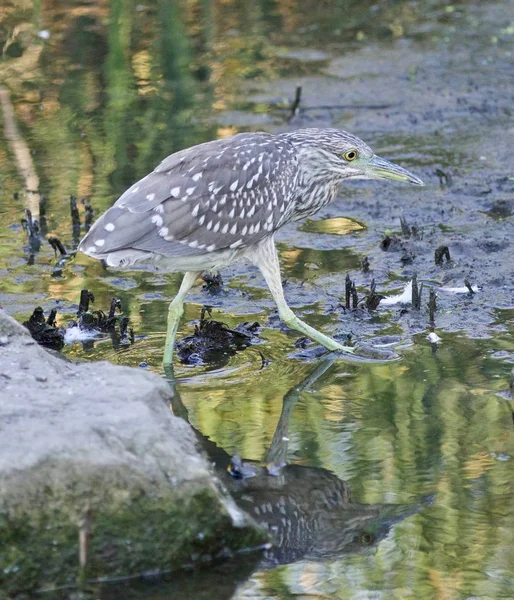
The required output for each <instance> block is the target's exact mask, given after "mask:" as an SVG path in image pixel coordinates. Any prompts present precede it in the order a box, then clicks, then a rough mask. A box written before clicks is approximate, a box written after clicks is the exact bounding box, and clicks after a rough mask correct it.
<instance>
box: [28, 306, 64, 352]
mask: <svg viewBox="0 0 514 600" xmlns="http://www.w3.org/2000/svg"><path fill="white" fill-rule="evenodd" d="M56 313H57V311H56V310H55V309H53V310H52V311H51V312H50V315H49V316H48V319H45V314H44V312H43V309H42V308H41V306H38V307H36V308H35V309H34V312H33V313H32V315H31V316H30V318H29V320H28V321H25V322H24V323H23V325H24V326H25V327H26V328H27V329H28V330H29V332H30V335H31V336H32V337H33V338H34V339H35V340H36V342H37V343H38V344H40V345H41V346H44V347H45V348H52V349H53V350H61V348H62V347H63V346H64V330H63V329H60V328H59V327H57V326H56V322H55V317H56Z"/></svg>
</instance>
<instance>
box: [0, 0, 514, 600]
mask: <svg viewBox="0 0 514 600" xmlns="http://www.w3.org/2000/svg"><path fill="white" fill-rule="evenodd" d="M193 4H194V6H193ZM193 4H191V5H188V7H186V8H184V10H183V11H181V9H180V8H179V7H180V3H172V4H170V5H169V6H168V5H166V6H168V8H166V7H165V6H164V4H163V5H162V6H160V8H159V9H158V10H157V9H156V8H155V7H153V5H152V6H146V5H144V6H143V5H140V6H139V5H138V7H132V5H130V4H129V3H127V4H126V3H122V2H117V1H114V2H112V3H111V5H110V7H109V8H106V7H105V6H103V5H102V6H100V5H99V4H98V3H94V2H93V3H89V4H87V5H86V4H79V3H77V4H75V3H69V6H68V5H66V9H64V8H63V7H62V6H61V7H59V6H55V7H53V6H52V7H47V6H46V5H45V6H43V7H41V8H40V9H38V10H40V12H38V13H37V14H36V13H34V14H33V13H32V12H31V10H29V9H28V8H27V7H26V6H25V5H22V3H18V2H14V1H13V0H11V1H10V2H8V4H7V6H8V10H7V11H6V12H5V13H3V14H2V15H1V16H0V23H1V25H2V27H0V37H1V40H0V41H1V42H2V43H1V44H0V46H1V47H3V48H7V50H5V52H7V57H6V59H5V60H4V61H3V62H1V63H0V81H1V82H2V83H1V87H0V92H1V93H0V101H1V103H2V115H3V120H1V119H0V140H1V144H0V304H1V305H2V306H3V307H4V308H5V309H6V310H7V311H8V312H9V313H10V314H12V315H14V316H16V318H17V319H18V320H20V321H22V322H23V321H26V320H27V319H28V318H29V317H30V315H31V314H32V312H33V310H34V308H35V307H36V306H41V307H42V309H43V311H44V315H45V318H46V319H47V318H48V315H49V314H50V313H51V311H53V310H56V315H55V320H56V323H57V326H58V327H65V326H66V324H67V323H68V322H69V320H70V319H73V318H76V315H77V311H78V305H79V298H80V291H81V290H82V289H88V290H92V291H93V293H94V296H95V305H94V306H95V307H96V306H99V307H102V308H103V310H104V311H106V309H108V307H109V306H110V302H111V299H112V298H118V299H119V300H120V303H121V307H122V313H121V314H119V318H125V317H126V318H128V319H130V326H131V327H132V328H133V332H134V343H133V344H130V343H126V344H120V345H118V346H117V347H115V348H113V344H112V340H111V338H110V336H109V335H108V334H106V333H105V334H100V335H99V336H96V337H95V338H94V339H93V340H87V341H81V340H78V341H76V340H73V339H72V340H69V342H70V343H66V344H65V346H64V348H63V352H64V353H65V355H66V356H68V357H69V358H72V359H81V360H83V359H86V360H89V359H93V360H97V359H108V360H110V361H113V362H116V363H119V364H127V365H132V366H140V367H141V368H146V369H152V370H154V371H156V372H158V373H161V374H162V368H161V359H162V351H163V346H164V334H165V324H166V313H167V304H168V302H169V301H170V300H171V299H172V297H173V296H174V294H175V293H176V291H177V290H178V286H179V284H180V275H177V274H171V275H167V274H163V273H158V272H153V271H145V270H140V271H134V272H130V273H124V272H118V271H113V270H110V269H106V268H105V267H104V266H103V265H102V264H101V263H100V262H96V261H93V260H92V259H89V258H88V257H85V256H84V255H81V254H78V255H76V254H75V249H76V246H77V243H78V239H79V238H80V236H81V235H82V234H83V233H84V232H85V230H86V228H87V227H88V224H89V225H90V224H91V220H92V212H91V211H94V212H95V215H96V216H97V215H98V214H99V213H101V212H102V211H103V210H105V209H106V208H107V207H108V206H110V205H111V204H112V202H113V201H114V200H115V199H116V198H117V197H118V196H119V195H120V194H121V193H122V192H123V191H124V190H125V189H126V188H127V187H128V186H129V185H130V184H132V183H133V182H134V181H135V180H136V179H138V178H140V177H142V176H143V175H145V174H146V173H147V172H148V171H149V170H150V169H151V168H153V167H154V166H155V164H157V163H158V162H159V160H160V159H161V158H162V157H163V156H165V155H166V154H168V153H170V152H171V151H175V150H178V149H180V148H182V147H185V146H188V145H191V144H194V143H199V142H203V141H206V140H207V139H212V138H214V137H217V136H225V135H229V134H231V133H236V132H238V131H247V130H265V131H269V132H277V131H285V130H290V129H295V128H299V127H341V128H344V129H348V130H349V131H352V132H353V133H355V134H357V135H359V136H360V137H362V138H363V139H364V140H365V141H366V142H367V143H369V144H370V145H371V146H372V147H373V148H374V150H376V152H377V154H379V155H380V156H383V157H384V158H387V159H390V160H392V161H394V162H397V163H399V164H401V165H402V166H404V167H406V168H408V169H409V170H411V171H412V172H414V173H415V174H416V175H418V176H419V177H421V178H422V179H423V180H424V182H425V187H424V188H414V187H409V186H402V185H400V184H394V183H386V182H355V183H352V184H347V185H345V186H343V187H341V190H340V193H339V197H338V199H337V200H336V201H335V202H334V203H333V204H331V205H330V206H328V207H326V208H324V209H323V210H322V211H321V212H320V213H318V214H317V215H315V217H313V218H311V219H310V220H309V221H306V222H303V223H296V224H290V225H288V226H287V227H286V228H285V229H284V230H282V231H280V232H279V234H278V235H277V243H278V247H279V251H280V259H281V264H282V273H283V280H284V289H285V293H286V296H287V298H288V300H289V302H290V305H291V306H292V307H293V308H294V310H295V311H296V313H297V314H298V315H299V316H300V317H301V318H303V319H304V320H305V321H307V322H308V323H309V324H311V325H313V326H315V327H317V328H319V329H321V330H323V331H324V332H326V333H328V334H330V335H333V336H334V337H336V338H337V339H340V340H342V341H344V342H345V343H347V344H350V345H352V346H354V347H355V348H356V349H357V354H358V352H359V347H362V348H367V350H366V352H367V355H368V356H369V355H370V353H373V352H376V353H379V354H380V355H381V356H382V357H383V360H380V359H379V358H377V357H376V356H375V355H374V354H373V356H374V357H375V358H373V359H370V360H366V361H360V362H359V361H355V360H345V359H344V358H337V359H336V360H334V362H333V363H332V364H331V366H330V368H329V369H327V370H326V372H324V373H323V374H322V375H321V376H320V377H319V378H317V379H316V380H315V381H312V382H311V385H309V386H306V387H302V389H301V390H300V391H299V399H298V401H297V402H296V403H295V404H294V407H292V408H291V414H290V415H289V417H290V419H289V424H288V427H289V428H288V432H287V434H284V437H287V438H288V440H287V441H288V446H287V452H286V457H285V460H286V461H287V463H288V464H290V465H293V467H294V468H296V467H305V468H308V469H311V468H312V469H323V471H322V472H323V473H324V472H325V471H326V472H330V473H332V474H334V475H335V476H336V477H337V479H338V481H341V482H344V484H345V485H347V486H348V488H349V489H351V492H352V501H353V502H355V503H357V504H358V505H359V506H360V505H367V506H375V507H377V506H390V505H398V506H400V507H406V506H414V505H415V506H417V509H416V510H415V511H411V512H409V511H406V512H405V511H404V512H403V513H402V514H403V515H405V518H403V519H397V520H391V521H388V520H387V519H385V520H382V521H380V523H381V524H380V526H379V527H378V526H377V527H378V530H380V531H378V530H377V532H376V535H375V537H373V540H374V541H373V543H372V544H370V547H369V548H368V549H366V548H362V543H361V544H360V545H359V544H357V542H358V541H359V540H357V542H354V541H352V540H350V541H349V542H348V544H347V545H346V546H345V547H346V548H357V546H358V547H359V549H358V551H357V550H356V551H350V552H342V553H339V554H337V556H330V557H328V556H327V557H324V558H321V559H320V558H319V557H313V556H310V555H308V554H303V555H302V556H301V557H298V560H297V561H292V562H290V564H287V565H281V566H276V567H275V568H271V569H270V568H266V569H262V570H259V571H257V572H256V573H254V574H253V575H252V576H251V577H249V578H247V577H246V571H244V573H245V576H244V577H242V579H244V580H245V581H244V582H243V583H241V578H240V577H236V576H234V579H233V580H230V581H229V580H228V579H227V586H226V588H227V589H226V590H224V591H223V593H221V592H220V595H219V597H220V598H221V597H224V598H225V597H226V598H229V597H232V598H234V599H239V598H241V599H242V598H245V597H249V596H251V597H252V598H253V597H255V598H269V597H273V598H277V599H279V600H285V599H286V598H291V597H295V598H300V597H301V598H304V597H305V598H307V597H308V598H311V597H323V598H337V599H346V598H357V597H377V598H378V597H380V598H389V597H399V598H400V597H401V598H423V599H425V598H427V599H431V598H436V597H443V596H444V597H445V598H452V599H453V598H455V599H457V598H458V599H460V598H471V597H473V598H474V597H484V598H485V597H487V598H509V597H513V596H514V580H513V579H512V571H513V569H514V555H513V554H512V532H513V531H514V511H513V509H512V494H513V491H514V490H513V484H512V482H513V481H514V471H513V469H514V466H513V465H514V462H513V456H514V428H513V412H512V409H513V406H512V382H511V378H512V376H511V371H512V367H513V363H514V217H513V213H514V204H513V202H514V162H513V160H512V136H513V133H514V125H513V118H512V117H513V114H512V111H513V106H514V84H513V79H512V61H513V58H514V56H513V52H514V45H513V42H514V29H513V27H514V25H513V16H512V15H513V14H514V13H513V9H514V6H513V4H512V2H511V1H510V2H503V3H499V2H455V3H452V4H449V3H447V2H439V1H437V0H433V1H424V2H422V1H418V2H414V3H413V2H402V1H400V2H394V3H375V4H374V3H371V2H366V1H364V2H363V1H360V2H354V1H349V2H345V3H340V2H336V1H335V0H334V1H329V2H323V3H319V2H312V1H309V0H298V1H297V2H287V3H286V2H280V1H276V2H275V1H273V2H261V3H256V4H251V6H250V3H230V2H228V3H227V2H206V3H200V4H201V6H200V4H198V5H197V4H195V3H193ZM169 7H171V8H169ZM108 10H110V11H111V14H110V15H108V14H107V11H108ZM2 20H3V21H2ZM178 24H180V26H179V25H178ZM9 32H10V33H9ZM42 32H47V33H48V34H49V35H50V37H49V38H46V34H45V33H42ZM2 36H3V37H2ZM299 88H301V89H299ZM13 140H14V141H15V142H16V147H17V148H18V151H17V152H15V149H14V145H13ZM36 192H37V193H36ZM41 196H42V197H41ZM70 196H73V197H74V198H75V201H74V202H71V203H70ZM27 210H29V211H30V214H28V213H27V212H26V211H27ZM77 213H78V214H77ZM34 220H38V221H39V231H38V230H37V229H35V227H34ZM56 238H58V240H59V243H60V245H61V246H62V248H60V246H59V244H57V242H55V239H56ZM52 240H54V241H53V242H52ZM63 251H64V252H63ZM221 276H222V280H219V279H217V277H216V276H213V277H209V278H207V280H206V281H204V282H202V281H201V280H198V282H197V285H196V286H195V287H194V289H193V290H192V292H191V294H190V295H189V296H188V303H187V304H186V307H185V315H184V321H183V322H182V324H181V326H180V330H179V338H182V339H183V338H186V340H187V338H188V337H189V339H190V340H191V336H192V337H193V338H195V337H196V338H197V337H198V335H197V334H195V327H197V328H198V327H199V317H200V311H201V309H202V306H204V305H207V306H209V307H212V308H211V316H209V317H208V320H209V321H210V322H222V323H224V324H225V325H224V327H223V328H222V331H221V333H222V334H223V336H225V337H226V335H229V334H230V335H232V334H231V333H230V332H232V331H237V330H238V329H237V328H238V325H240V324H242V323H248V324H253V323H258V324H259V325H260V328H259V330H258V337H257V336H255V335H254V332H253V331H252V332H251V334H252V336H253V337H252V339H251V343H246V341H248V340H246V339H245V340H246V341H245V342H244V343H243V347H244V350H242V351H233V350H237V348H236V344H232V342H231V341H230V340H229V342H228V348H230V349H231V350H230V351H227V352H224V353H222V356H221V358H220V355H219V354H216V353H214V356H213V358H212V360H211V359H207V360H204V359H202V360H196V358H195V357H194V354H195V352H194V351H193V352H190V353H189V357H190V356H192V355H193V360H189V359H186V360H184V361H183V362H181V361H180V358H179V356H177V357H176V359H175V365H174V368H175V372H174V376H175V377H176V378H177V379H178V381H179V383H178V389H179V390H180V397H181V402H182V408H181V409H180V410H185V411H186V412H187V413H188V420H189V421H190V422H191V423H192V425H193V426H194V427H195V428H196V429H197V430H198V431H199V432H201V434H202V435H203V437H204V438H205V439H208V440H209V441H211V442H212V443H213V444H215V445H216V446H217V447H219V448H222V449H223V452H225V453H226V455H227V456H229V457H230V456H234V455H238V456H241V457H243V459H244V461H246V462H249V463H250V464H253V463H254V462H256V463H257V464H259V465H261V466H262V464H264V463H265V460H266V456H267V452H268V450H269V448H270V445H271V442H272V441H273V438H274V434H275V432H276V426H277V423H279V418H280V415H281V413H282V411H283V399H284V397H285V396H286V395H287V393H288V391H289V390H291V389H294V388H295V386H298V385H299V384H300V383H301V382H302V381H304V380H305V378H308V377H309V374H310V373H312V372H313V371H315V369H316V368H317V366H318V365H319V361H320V355H322V354H324V352H323V350H322V349H320V348H319V347H317V346H315V345H314V344H311V343H309V341H308V340H302V339H300V336H299V335H298V334H297V333H294V332H291V331H289V330H288V329H287V328H285V327H284V326H283V324H282V323H281V322H280V320H279V319H278V316H277V314H276V310H275V306H274V305H273V303H272V301H271V299H270V297H269V293H268V291H267V289H266V287H265V284H264V281H263V280H262V278H261V276H260V275H259V273H258V272H256V270H255V269H253V268H251V267H250V266H248V265H246V264H239V265H234V266H233V267H231V268H228V269H226V270H225V271H223V272H222V274H221ZM347 276H348V280H347ZM348 281H349V282H350V285H348ZM106 312H108V311H106ZM227 332H229V333H227ZM214 333H215V334H220V329H219V327H218V326H216V327H215V332H214ZM246 333H248V332H246ZM216 339H218V338H216ZM218 341H219V339H218ZM225 341H227V340H225ZM232 341H233V340H232ZM0 343H1V340H0ZM183 343H184V342H183ZM194 349H195V348H194V347H193V350H194ZM363 352H364V351H363ZM163 376H165V375H164V374H163ZM0 385H1V378H0ZM175 409H176V410H179V408H177V407H175ZM293 470H294V469H293ZM279 478H280V475H278V477H277V479H279ZM245 481H246V480H245ZM250 481H251V480H250ZM283 482H284V480H283V481H282V483H283ZM270 485H272V484H270ZM277 487H279V486H278V484H277ZM312 494H313V499H312V503H311V505H312V506H316V502H317V501H318V500H319V495H318V496H317V495H316V489H314V490H313V491H312ZM426 498H430V499H431V500H430V502H424V501H423V499H426ZM302 502H304V499H303V498H302ZM305 502H308V501H305ZM263 504H264V502H263ZM265 504H267V503H265ZM302 506H305V505H304V504H302ZM293 510H294V509H293ZM398 510H400V512H401V509H398ZM270 522H271V521H270ZM273 524H274V523H272V525H273ZM275 525H276V524H275ZM279 525H280V523H278V525H277V527H278V526H279ZM330 539H332V538H331V537H330V536H329V535H328V534H327V540H326V541H327V543H328V542H329V541H330ZM366 539H367V538H366ZM365 541H366V540H365V539H364V538H363V539H362V540H361V542H365ZM229 571H230V569H229ZM225 576H226V577H229V575H226V572H225ZM191 577H193V578H194V577H195V575H194V574H193V575H191ZM200 577H202V576H201V575H198V578H200ZM195 582H196V579H195ZM213 587H215V586H213V585H211V584H210V583H209V580H208V578H207V577H206V578H205V585H204V586H202V585H201V582H199V586H198V589H197V588H196V587H195V594H196V597H198V598H200V597H207V596H208V597H209V598H213V591H212V590H213ZM142 589H143V591H141V588H138V591H137V594H136V592H134V594H136V595H135V596H134V597H138V598H154V597H155V598H158V597H166V594H167V593H168V592H169V589H168V588H166V590H167V591H166V590H164V589H160V588H159V586H156V587H152V589H151V590H150V588H145V587H144V586H143V588H142ZM145 589H146V591H144V590H145ZM179 592H180V593H182V592H183V593H184V594H186V593H187V585H186V583H184V582H183V583H182V584H180V583H179V584H178V588H177V590H176V591H175V592H174V593H176V595H177V597H180V596H179ZM98 593H99V594H103V595H105V596H106V597H108V594H111V593H112V589H111V591H103V590H102V591H101V592H98ZM127 593H128V592H127ZM202 594H203V596H202Z"/></svg>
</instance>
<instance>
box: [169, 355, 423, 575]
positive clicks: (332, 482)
mask: <svg viewBox="0 0 514 600" xmlns="http://www.w3.org/2000/svg"><path fill="white" fill-rule="evenodd" d="M333 362H334V361H333V360H328V359H327V360H324V361H321V362H320V363H319V364H318V365H317V366H316V367H314V368H313V369H312V371H311V373H310V374H309V375H307V377H305V378H304V379H303V380H302V381H300V382H299V383H298V384H296V385H295V386H293V387H292V388H291V389H290V390H289V391H288V392H287V393H286V394H285V396H284V398H283V400H282V411H281V413H280V418H279V420H278V423H277V426H276V429H275V432H274V434H273V438H272V441H271V444H270V447H269V449H268V450H267V452H266V454H265V457H264V459H263V461H262V462H255V461H248V460H244V459H241V458H240V457H237V456H236V457H231V456H230V455H229V454H228V453H227V452H225V451H224V450H223V449H222V448H220V447H219V446H217V445H216V444H215V443H214V442H212V441H211V440H209V439H208V438H207V437H205V436H204V435H202V433H201V432H200V431H198V430H197V429H194V431H195V433H196V436H197V439H198V442H199V445H200V447H201V448H202V449H203V450H204V451H205V452H206V453H207V455H208V457H209V459H210V460H211V462H212V464H213V466H214V469H215V470H216V473H217V474H218V476H219V477H220V479H221V480H222V481H223V482H224V484H225V485H226V487H227V488H228V490H229V491H230V493H231V495H232V496H233V498H234V499H235V501H236V502H237V503H238V504H239V506H240V507H241V508H242V509H243V510H245V511H247V512H248V513H249V514H250V515H251V516H252V517H253V518H254V519H255V520H256V521H257V522H258V523H259V524H260V525H261V526H262V527H264V528H265V529H266V530H267V531H268V533H269V534H270V536H271V539H272V547H271V548H270V549H268V550H266V551H265V557H264V561H263V563H262V564H261V565H260V566H261V568H272V567H276V566H278V565H283V564H289V563H293V562H296V561H298V560H302V559H306V560H321V561H323V560H325V561H326V560H329V559H334V558H336V557H337V556H339V555H341V554H344V553H353V552H360V551H362V550H363V549H367V548H370V547H372V546H374V545H375V544H377V543H378V542H379V541H380V540H382V539H383V538H385V537H386V536H387V534H388V533H389V530H390V528H391V526H392V525H393V524H394V523H395V522H397V521H402V520H403V519H405V518H407V517H408V516H410V515H413V514H415V513H417V512H418V510H419V508H420V505H393V504H391V505H388V504H376V505H371V504H359V503H356V502H352V499H351V492H350V486H349V485H348V483H347V482H345V481H342V480H341V479H340V478H339V477H337V475H335V474H334V473H332V472H331V471H329V470H327V469H324V468H321V467H308V466H303V465H294V464H287V462H286V461H287V450H288V441H289V437H288V436H289V424H290V419H291V414H292V412H293V410H294V407H295V405H296V403H297V401H298V399H299V397H300V394H301V392H302V391H304V390H305V389H308V388H310V387H311V386H312V385H314V384H315V382H316V381H317V380H318V379H319V378H320V377H321V376H322V375H323V374H324V373H325V372H326V371H327V370H328V369H329V368H330V367H331V366H332V365H333ZM167 375H168V377H171V378H172V377H173V374H172V372H171V371H168V373H167ZM171 381H172V379H171ZM171 385H172V386H173V389H174V396H173V400H172V410H173V413H174V414H175V415H177V416H180V417H182V418H183V419H185V420H186V421H187V422H189V420H188V412H187V408H186V407H185V406H184V404H183V403H182V400H181V398H180V394H179V392H178V390H177V387H176V386H175V385H174V384H173V383H172V384H171Z"/></svg>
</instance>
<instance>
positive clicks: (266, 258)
mask: <svg viewBox="0 0 514 600" xmlns="http://www.w3.org/2000/svg"><path fill="white" fill-rule="evenodd" d="M247 256H248V259H249V260H250V261H251V262H252V263H253V264H254V265H256V266H257V267H259V269H260V271H261V273H262V274H263V276H264V279H265V280H266V283H267V284H268V287H269V289H270V291H271V294H272V296H273V298H274V300H275V302H276V303H277V307H278V314H279V315H280V318H281V319H282V321H284V323H285V324H286V325H287V326H288V327H290V328H291V329H296V331H299V332H300V333H303V335H306V336H307V337H308V338H310V339H311V340H313V341H314V342H317V343H318V344H321V345H322V346H324V347H325V348H327V349H328V350H342V351H343V352H350V353H353V352H354V349H353V348H349V347H348V346H343V345H342V344H340V343H339V342H336V340H333V339H332V338H330V337H328V336H327V335H325V334H324V333H321V331H318V330H317V329H314V327H311V326H310V325H307V323H304V321H302V320H301V319H299V318H298V317H297V316H296V315H295V314H294V312H293V311H292V310H291V309H290V308H289V306H288V305H287V302H286V299H285V297H284V290H283V288H282V280H281V278H280V263H279V261H278V254H277V249H276V248H275V242H274V241H273V238H268V240H266V241H265V242H263V243H261V245H260V246H258V247H257V248H256V249H254V250H252V251H251V252H250V253H249V254H248V255H247Z"/></svg>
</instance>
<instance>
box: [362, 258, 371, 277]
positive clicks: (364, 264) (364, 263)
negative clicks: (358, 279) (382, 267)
mask: <svg viewBox="0 0 514 600" xmlns="http://www.w3.org/2000/svg"><path fill="white" fill-rule="evenodd" d="M369 268H370V263H369V258H368V257H367V256H365V257H364V258H363V259H362V270H363V271H364V273H369Z"/></svg>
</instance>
